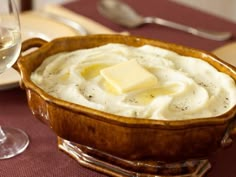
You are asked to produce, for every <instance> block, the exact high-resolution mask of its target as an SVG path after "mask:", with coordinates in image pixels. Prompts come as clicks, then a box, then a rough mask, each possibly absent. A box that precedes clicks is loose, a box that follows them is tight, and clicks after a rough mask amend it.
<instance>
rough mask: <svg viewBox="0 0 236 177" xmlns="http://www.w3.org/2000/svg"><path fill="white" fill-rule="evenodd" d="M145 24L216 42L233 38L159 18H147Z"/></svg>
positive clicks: (224, 33)
mask: <svg viewBox="0 0 236 177" xmlns="http://www.w3.org/2000/svg"><path fill="white" fill-rule="evenodd" d="M144 22H145V23H154V24H158V25H162V26H166V27H170V28H173V29H177V30H180V31H184V32H187V33H191V34H193V35H196V36H199V37H203V38H206V39H211V40H216V41H224V40H227V39H229V38H231V37H232V33H230V32H220V31H210V30H205V29H200V28H193V27H191V26H187V25H183V24H179V23H175V22H172V21H169V20H165V19H162V18H158V17H145V18H144Z"/></svg>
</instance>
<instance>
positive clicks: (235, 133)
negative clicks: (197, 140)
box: [221, 120, 236, 148]
mask: <svg viewBox="0 0 236 177" xmlns="http://www.w3.org/2000/svg"><path fill="white" fill-rule="evenodd" d="M233 139H236V120H234V121H233V122H231V123H230V126H229V127H228V129H227V131H226V134H225V136H224V137H223V139H222V141H221V146H222V147H223V148H225V147H229V146H230V145H231V144H232V143H233Z"/></svg>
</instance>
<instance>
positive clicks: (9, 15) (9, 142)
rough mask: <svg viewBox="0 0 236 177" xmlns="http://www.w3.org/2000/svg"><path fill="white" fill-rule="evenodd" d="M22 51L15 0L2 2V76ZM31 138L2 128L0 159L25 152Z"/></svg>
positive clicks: (0, 23)
mask: <svg viewBox="0 0 236 177" xmlns="http://www.w3.org/2000/svg"><path fill="white" fill-rule="evenodd" d="M20 50H21V33H20V21H19V14H18V11H17V7H16V4H15V2H14V0H2V1H1V5H0V74H1V73H3V72H4V71H5V70H7V69H8V68H10V67H11V66H12V65H13V64H14V63H15V62H16V60H17V58H18V57H19V55H20ZM28 144H29V138H28V136H27V134H26V133H25V132H23V131H22V130H20V129H16V128H10V127H1V125H0V159H7V158H11V157H14V156H15V155H17V154H19V153H21V152H23V151H24V150H25V149H26V147H27V146H28Z"/></svg>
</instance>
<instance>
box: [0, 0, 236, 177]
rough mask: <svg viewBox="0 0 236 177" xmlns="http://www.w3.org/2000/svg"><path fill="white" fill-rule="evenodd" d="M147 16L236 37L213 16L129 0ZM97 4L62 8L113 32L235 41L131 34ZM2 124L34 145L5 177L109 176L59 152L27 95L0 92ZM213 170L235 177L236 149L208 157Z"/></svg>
mask: <svg viewBox="0 0 236 177" xmlns="http://www.w3.org/2000/svg"><path fill="white" fill-rule="evenodd" d="M126 2H128V3H129V4H130V5H132V6H133V7H134V8H136V9H137V11H138V12H140V13H141V14H143V15H151V16H159V17H162V18H165V19H169V20H173V21H176V22H180V23H183V24H187V25H191V26H195V27H201V28H209V29H210V28H211V29H215V30H219V31H231V32H233V33H234V36H236V24H234V23H232V22H229V21H226V20H224V19H220V18H217V17H215V16H212V15H209V14H206V13H203V12H200V11H197V10H193V9H190V8H187V7H185V6H182V5H178V4H176V3H174V2H171V1H166V0H146V1H145V4H143V1H139V2H138V1H134V0H126ZM96 3H97V0H89V1H88V0H80V1H75V2H70V3H67V4H64V7H66V8H68V9H70V10H72V11H74V12H77V13H79V14H82V15H84V16H87V17H89V18H91V19H94V20H96V21H98V22H99V23H101V24H103V25H105V26H108V27H110V28H111V29H113V30H115V31H129V32H130V34H132V35H136V36H143V37H148V38H153V39H158V40H163V41H167V42H173V43H178V44H181V45H187V46H190V47H194V48H198V49H202V50H206V51H211V50H213V49H215V48H216V47H219V46H222V45H223V44H226V43H229V42H232V41H235V38H233V39H231V40H229V41H225V42H217V41H212V40H207V39H202V38H199V37H196V36H192V35H190V34H186V33H184V32H180V31H176V30H172V29H169V28H165V27H161V26H156V25H146V26H143V27H140V28H138V29H130V30H127V29H125V28H123V27H120V26H117V25H115V24H113V23H111V22H110V21H108V20H106V19H105V18H103V17H101V16H100V15H99V14H98V12H97V10H96V7H95V5H96ZM0 98H1V99H0V113H1V114H0V125H2V126H9V127H16V128H20V129H22V130H24V131H25V132H27V134H28V135H29V138H30V145H29V147H28V148H27V149H26V151H25V152H23V153H22V154H20V155H18V156H16V157H14V158H11V159H8V160H1V161H0V167H1V168H0V176H4V177H31V176H32V177H33V176H38V177H66V176H68V177H78V176H93V177H96V176H99V177H102V176H106V175H104V174H100V173H98V172H95V171H92V170H90V169H87V168H84V167H82V166H80V165H79V164H78V163H77V162H76V161H75V160H73V159H72V158H70V157H69V156H67V155H66V154H64V153H63V152H61V151H59V150H58V148H57V138H56V135H55V134H54V133H53V131H52V130H51V129H50V128H49V127H47V126H46V125H44V124H42V123H41V122H40V121H39V120H37V119H35V118H34V116H33V115H32V113H31V112H30V110H29V108H28V106H27V100H26V94H25V91H24V90H22V89H20V88H15V89H11V90H5V91H0ZM210 162H211V164H212V166H213V167H212V169H211V170H210V171H209V172H208V173H207V175H206V177H235V176H236V175H235V174H236V168H235V164H236V145H235V143H234V144H233V145H232V146H231V147H230V148H227V149H224V150H222V151H221V152H217V153H216V154H214V155H213V156H212V157H210Z"/></svg>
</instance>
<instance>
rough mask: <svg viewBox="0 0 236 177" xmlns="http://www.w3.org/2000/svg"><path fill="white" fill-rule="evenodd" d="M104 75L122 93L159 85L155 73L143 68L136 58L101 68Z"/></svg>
mask: <svg viewBox="0 0 236 177" xmlns="http://www.w3.org/2000/svg"><path fill="white" fill-rule="evenodd" d="M100 74H101V75H102V77H103V78H104V79H105V80H106V81H107V82H108V83H109V84H111V85H112V86H113V87H114V88H115V89H116V91H117V92H118V93H120V94H122V93H125V92H130V91H134V90H138V89H146V88H151V87H155V86H157V83H158V82H157V78H156V77H155V75H153V74H152V73H150V72H149V71H147V70H146V69H145V68H143V67H142V66H141V65H140V64H138V62H137V61H136V60H129V61H127V62H122V63H120V64H117V65H114V66H111V67H107V68H104V69H102V70H100Z"/></svg>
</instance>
